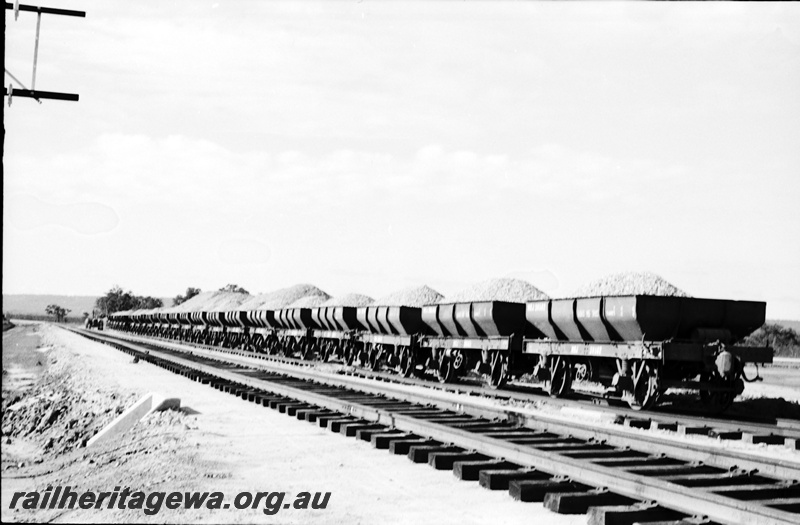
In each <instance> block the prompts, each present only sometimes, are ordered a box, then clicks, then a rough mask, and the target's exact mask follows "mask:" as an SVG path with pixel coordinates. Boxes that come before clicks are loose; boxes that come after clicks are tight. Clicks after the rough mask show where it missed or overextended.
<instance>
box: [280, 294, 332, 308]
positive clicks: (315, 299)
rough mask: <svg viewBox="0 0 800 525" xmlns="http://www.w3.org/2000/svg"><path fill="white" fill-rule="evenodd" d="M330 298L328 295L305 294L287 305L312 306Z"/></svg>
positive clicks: (294, 306) (291, 306) (290, 306)
mask: <svg viewBox="0 0 800 525" xmlns="http://www.w3.org/2000/svg"><path fill="white" fill-rule="evenodd" d="M328 299H330V296H329V295H327V294H326V295H306V296H305V297H301V298H300V299H298V300H296V301H295V302H293V303H292V304H290V305H289V308H314V307H315V306H320V305H321V304H322V303H324V302H325V301H327V300H328Z"/></svg>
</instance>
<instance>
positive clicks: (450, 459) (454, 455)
mask: <svg viewBox="0 0 800 525" xmlns="http://www.w3.org/2000/svg"><path fill="white" fill-rule="evenodd" d="M489 459H492V458H491V457H489V456H487V455H486V454H481V453H480V452H477V451H475V450H468V451H465V452H431V453H429V454H428V465H430V466H432V467H433V468H434V469H436V470H453V471H455V468H454V466H455V464H456V463H458V462H462V461H486V460H489Z"/></svg>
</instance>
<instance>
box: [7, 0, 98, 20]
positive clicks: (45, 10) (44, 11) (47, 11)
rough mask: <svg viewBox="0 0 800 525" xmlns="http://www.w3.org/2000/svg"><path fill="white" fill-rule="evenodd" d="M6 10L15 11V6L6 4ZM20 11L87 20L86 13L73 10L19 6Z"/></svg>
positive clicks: (9, 3)
mask: <svg viewBox="0 0 800 525" xmlns="http://www.w3.org/2000/svg"><path fill="white" fill-rule="evenodd" d="M5 4H6V9H12V10H13V9H14V4H13V3H11V2H5ZM19 10H20V11H30V12H32V13H42V14H47V15H63V16H78V17H81V18H86V11H74V10H72V9H56V8H54V7H39V6H36V5H25V4H20V5H19Z"/></svg>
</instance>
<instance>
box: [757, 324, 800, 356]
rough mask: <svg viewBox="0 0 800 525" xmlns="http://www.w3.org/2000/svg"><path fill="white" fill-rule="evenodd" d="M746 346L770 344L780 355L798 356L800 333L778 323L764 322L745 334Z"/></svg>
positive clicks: (799, 351)
mask: <svg viewBox="0 0 800 525" xmlns="http://www.w3.org/2000/svg"><path fill="white" fill-rule="evenodd" d="M744 344H745V345H747V346H771V347H772V348H774V349H775V355H776V356H780V357H800V335H798V334H797V332H795V331H794V330H792V329H791V328H784V327H783V326H781V325H779V324H774V323H766V324H765V325H764V326H762V327H761V328H759V329H758V330H756V331H755V332H753V333H752V334H750V335H749V336H747V337H746V338H745V340H744Z"/></svg>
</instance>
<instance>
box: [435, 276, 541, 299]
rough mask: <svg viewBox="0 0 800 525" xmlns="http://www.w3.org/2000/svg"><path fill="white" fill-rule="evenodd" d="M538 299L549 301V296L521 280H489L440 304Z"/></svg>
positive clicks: (449, 296)
mask: <svg viewBox="0 0 800 525" xmlns="http://www.w3.org/2000/svg"><path fill="white" fill-rule="evenodd" d="M538 299H549V297H548V296H547V294H545V293H544V292H542V291H541V290H539V289H538V288H536V287H535V286H534V285H532V284H531V283H529V282H527V281H523V280H521V279H508V278H503V279H489V280H488V281H483V282H480V283H477V284H474V285H472V286H470V287H469V288H465V289H463V290H461V291H459V292H456V293H454V294H452V295H448V296H447V297H443V298H442V299H441V300H440V301H439V302H440V303H469V302H474V301H507V302H510V303H525V302H528V301H536V300H538Z"/></svg>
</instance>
